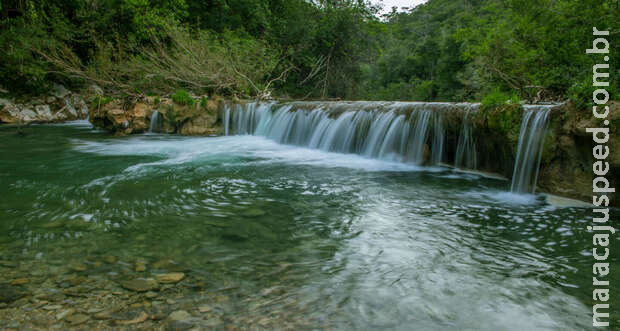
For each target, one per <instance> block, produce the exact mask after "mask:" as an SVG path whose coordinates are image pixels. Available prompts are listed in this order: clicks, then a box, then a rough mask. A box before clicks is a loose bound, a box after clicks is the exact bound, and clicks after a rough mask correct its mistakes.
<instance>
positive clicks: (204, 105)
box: [200, 95, 207, 108]
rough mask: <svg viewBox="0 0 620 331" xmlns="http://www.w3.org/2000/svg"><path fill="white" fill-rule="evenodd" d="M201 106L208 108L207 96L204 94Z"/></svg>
mask: <svg viewBox="0 0 620 331" xmlns="http://www.w3.org/2000/svg"><path fill="white" fill-rule="evenodd" d="M200 107H202V108H207V97H205V96H204V95H203V96H202V98H200Z"/></svg>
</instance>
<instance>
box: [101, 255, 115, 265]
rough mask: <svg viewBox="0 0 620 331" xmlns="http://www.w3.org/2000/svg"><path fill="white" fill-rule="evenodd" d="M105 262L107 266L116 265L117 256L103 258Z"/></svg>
mask: <svg viewBox="0 0 620 331" xmlns="http://www.w3.org/2000/svg"><path fill="white" fill-rule="evenodd" d="M103 262H105V263H107V264H114V263H116V256H113V255H106V256H104V257H103Z"/></svg>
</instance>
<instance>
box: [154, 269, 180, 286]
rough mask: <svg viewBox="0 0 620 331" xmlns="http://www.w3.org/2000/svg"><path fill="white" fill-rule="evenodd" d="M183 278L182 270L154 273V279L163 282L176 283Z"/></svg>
mask: <svg viewBox="0 0 620 331" xmlns="http://www.w3.org/2000/svg"><path fill="white" fill-rule="evenodd" d="M183 278H185V274H184V273H182V272H171V273H168V274H159V275H155V279H156V280H157V281H158V282H160V283H163V284H172V283H178V282H179V281H181V280H182V279H183Z"/></svg>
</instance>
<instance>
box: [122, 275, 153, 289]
mask: <svg viewBox="0 0 620 331" xmlns="http://www.w3.org/2000/svg"><path fill="white" fill-rule="evenodd" d="M120 284H121V286H122V287H123V288H125V289H127V290H130V291H134V292H147V291H151V290H154V289H157V288H158V287H159V284H158V283H157V281H156V280H155V279H153V278H137V279H133V280H126V281H122V282H120Z"/></svg>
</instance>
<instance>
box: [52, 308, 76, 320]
mask: <svg viewBox="0 0 620 331" xmlns="http://www.w3.org/2000/svg"><path fill="white" fill-rule="evenodd" d="M74 312H75V309H73V308H69V309H67V310H63V311H61V312H60V313H58V314H56V319H57V320H59V321H60V320H62V319H63V318H65V317H67V316H69V315H71V314H73V313H74Z"/></svg>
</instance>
